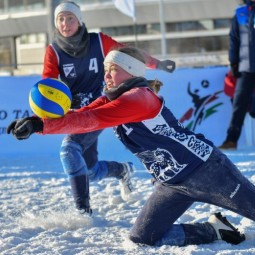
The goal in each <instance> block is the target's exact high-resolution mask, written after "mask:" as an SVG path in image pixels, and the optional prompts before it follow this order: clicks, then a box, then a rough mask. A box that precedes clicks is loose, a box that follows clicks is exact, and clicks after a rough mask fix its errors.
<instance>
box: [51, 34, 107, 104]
mask: <svg viewBox="0 0 255 255" xmlns="http://www.w3.org/2000/svg"><path fill="white" fill-rule="evenodd" d="M89 36H90V46H89V49H88V50H87V54H86V55H85V56H82V57H77V58H74V57H72V56H70V55H68V54H67V53H65V52H64V51H63V50H61V49H60V48H59V47H58V46H57V44H56V43H53V44H52V47H53V48H54V50H55V52H56V54H57V56H58V60H59V72H60V79H61V80H62V81H63V82H65V83H66V84H67V85H68V87H69V88H70V90H71V93H72V94H73V95H75V94H77V93H84V94H88V95H89V98H90V99H91V101H93V100H95V99H96V98H98V97H99V96H101V95H102V88H103V85H104V65H103V62H104V56H103V51H102V47H101V43H100V38H99V34H98V33H89ZM84 73H85V74H86V75H84Z"/></svg>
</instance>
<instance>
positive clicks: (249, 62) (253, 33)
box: [219, 0, 255, 150]
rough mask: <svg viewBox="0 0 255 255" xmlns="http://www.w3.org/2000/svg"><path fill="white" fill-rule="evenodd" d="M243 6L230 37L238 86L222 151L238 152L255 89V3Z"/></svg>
mask: <svg viewBox="0 0 255 255" xmlns="http://www.w3.org/2000/svg"><path fill="white" fill-rule="evenodd" d="M244 2H245V5H243V6H239V7H238V8H237V9H236V11H235V15H234V17H233V19H232V25H231V29H230V34H229V62H230V67H231V72H232V75H233V76H234V77H235V78H237V82H236V85H235V92H234V97H233V108H232V116H231V120H230V124H229V127H228V130H227V136H226V139H225V141H224V142H223V144H222V145H221V146H219V148H220V149H222V150H227V149H236V148H237V145H238V139H239V137H240V135H241V131H242V127H243V124H244V119H245V116H246V113H247V110H248V107H249V106H250V105H251V104H252V100H253V98H252V95H253V90H254V88H255V50H254V49H255V16H254V15H255V0H246V1H244ZM254 102H255V101H254ZM251 112H253V111H251ZM252 114H253V113H252Z"/></svg>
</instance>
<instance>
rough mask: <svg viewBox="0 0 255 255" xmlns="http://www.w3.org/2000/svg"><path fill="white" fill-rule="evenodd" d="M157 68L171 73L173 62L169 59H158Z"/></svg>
mask: <svg viewBox="0 0 255 255" xmlns="http://www.w3.org/2000/svg"><path fill="white" fill-rule="evenodd" d="M157 69H159V70H163V71H166V72H169V73H172V72H173V71H174V70H175V62H174V61H172V60H170V59H167V60H163V61H159V62H158V64H157Z"/></svg>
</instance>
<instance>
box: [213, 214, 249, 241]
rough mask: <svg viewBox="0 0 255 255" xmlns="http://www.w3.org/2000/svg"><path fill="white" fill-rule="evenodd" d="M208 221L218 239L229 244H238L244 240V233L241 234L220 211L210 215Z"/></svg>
mask: <svg viewBox="0 0 255 255" xmlns="http://www.w3.org/2000/svg"><path fill="white" fill-rule="evenodd" d="M208 222H209V223H210V224H211V225H212V226H213V228H214V229H215V231H216V233H217V237H218V239H219V240H223V241H225V242H227V243H231V244H239V243H241V242H242V241H244V240H245V235H244V234H241V233H240V232H239V231H238V229H236V228H235V227H234V226H233V225H231V223H230V222H229V221H228V220H227V219H226V217H223V216H222V215H221V213H215V214H213V215H211V216H210V217H209V219H208Z"/></svg>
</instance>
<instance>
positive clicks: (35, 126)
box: [7, 117, 43, 140]
mask: <svg viewBox="0 0 255 255" xmlns="http://www.w3.org/2000/svg"><path fill="white" fill-rule="evenodd" d="M41 131H43V121H42V120H41V119H40V118H38V117H27V118H23V119H17V120H14V121H13V122H12V123H11V124H10V125H9V126H8V127H7V134H10V133H11V132H12V134H13V136H14V137H15V138H16V139H18V140H24V139H27V138H29V136H30V135H32V134H33V133H35V132H41Z"/></svg>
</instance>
